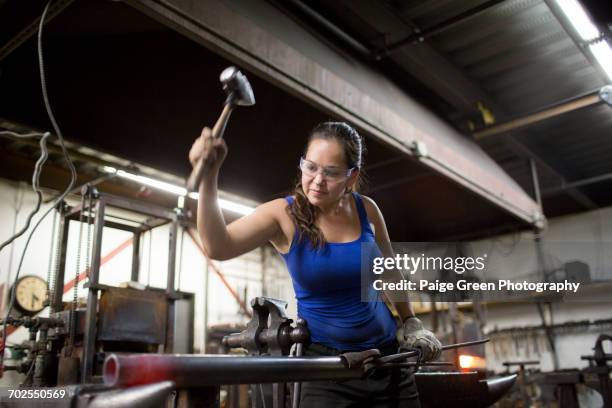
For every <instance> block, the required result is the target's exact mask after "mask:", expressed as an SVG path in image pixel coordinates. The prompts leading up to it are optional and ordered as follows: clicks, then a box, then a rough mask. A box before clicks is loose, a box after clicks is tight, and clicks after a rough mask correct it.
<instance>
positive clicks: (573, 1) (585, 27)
mask: <svg viewBox="0 0 612 408" xmlns="http://www.w3.org/2000/svg"><path fill="white" fill-rule="evenodd" d="M557 4H558V5H559V7H561V10H563V13H565V16H566V17H567V19H568V20H569V22H570V23H572V26H574V29H575V30H576V31H577V32H578V34H579V35H580V37H582V39H583V40H584V41H591V40H594V39H595V38H597V37H599V35H600V34H599V30H598V29H597V27H595V24H593V23H592V22H591V20H590V19H589V16H587V13H586V12H585V11H584V8H582V6H581V5H580V3H578V1H577V0H557Z"/></svg>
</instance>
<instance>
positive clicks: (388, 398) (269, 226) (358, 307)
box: [189, 122, 440, 407]
mask: <svg viewBox="0 0 612 408" xmlns="http://www.w3.org/2000/svg"><path fill="white" fill-rule="evenodd" d="M363 150H364V148H363V143H362V140H361V137H360V136H359V134H358V133H357V132H356V131H355V130H354V129H353V128H352V127H350V126H349V125H348V124H346V123H343V122H326V123H321V124H319V125H318V126H316V127H315V128H314V129H313V131H312V132H311V134H310V137H309V139H308V144H307V146H306V151H305V153H304V156H303V157H302V158H301V159H300V162H299V169H300V172H301V175H300V179H299V182H298V183H297V185H296V186H295V188H294V191H293V194H292V195H291V196H289V197H286V198H284V199H277V200H272V201H269V202H267V203H264V204H262V205H260V206H258V207H257V208H256V209H255V211H254V212H253V213H251V214H250V215H247V216H245V217H242V218H240V219H238V220H236V221H234V222H233V223H231V224H230V225H229V226H226V225H225V222H224V219H223V216H222V214H221V211H220V209H219V207H218V204H217V178H218V174H219V169H220V167H221V164H222V162H223V160H224V159H225V156H226V155H227V146H226V144H225V142H224V140H222V139H212V137H211V131H210V129H208V128H205V129H204V130H203V131H202V136H201V137H200V138H198V139H197V140H196V141H195V143H194V144H193V147H192V149H191V152H190V153H189V159H190V161H191V163H192V165H195V163H197V162H198V160H199V159H200V158H203V160H204V162H203V165H204V177H203V180H202V183H201V185H200V200H199V202H198V231H199V233H200V238H201V240H202V244H203V246H204V248H205V250H206V252H207V253H208V254H209V256H210V257H211V258H213V259H219V260H224V259H229V258H233V257H235V256H238V255H241V254H243V253H245V252H248V251H250V250H252V249H255V248H257V247H259V246H261V245H264V244H266V243H267V242H270V243H271V244H272V245H273V246H274V247H275V248H276V250H277V251H278V252H279V253H280V254H281V255H282V256H283V258H284V259H285V261H286V263H287V267H288V269H289V272H290V274H291V278H292V280H293V287H294V289H295V292H296V298H297V301H298V315H299V316H300V317H302V318H304V319H305V320H306V321H307V322H308V327H309V329H310V333H311V342H312V344H310V345H309V346H308V348H307V349H306V352H305V354H306V355H335V354H339V353H341V352H343V351H359V350H366V349H371V348H378V349H379V350H380V351H381V352H382V353H383V354H392V353H395V352H397V348H398V341H399V344H401V345H402V346H405V347H418V348H420V349H421V350H422V351H423V358H424V359H432V358H436V357H437V355H438V354H439V352H440V343H439V342H438V340H437V339H436V338H435V337H434V335H433V334H432V333H431V332H430V331H428V330H425V329H424V328H423V326H422V324H421V322H420V321H419V319H417V318H416V317H414V313H413V312H412V309H411V307H410V304H409V303H408V302H393V306H394V307H395V309H396V311H397V314H398V315H399V318H400V319H401V321H402V324H401V325H400V326H399V328H398V325H397V324H396V322H395V319H394V318H393V316H392V315H391V313H390V311H389V309H388V308H387V306H386V305H385V303H383V302H380V301H375V302H365V301H362V299H361V277H360V273H361V261H362V259H361V249H362V245H363V244H364V243H368V242H370V243H372V247H373V248H374V250H373V251H372V253H371V254H370V255H371V256H381V252H380V250H379V247H381V248H382V250H383V251H382V252H383V253H384V254H385V255H387V256H392V251H391V246H390V243H389V236H388V233H387V227H386V225H385V222H384V219H383V217H382V214H381V212H380V210H379V209H378V207H377V206H376V204H375V203H374V201H372V200H371V199H370V198H368V197H365V196H361V195H359V194H358V193H357V192H356V190H357V188H358V186H359V183H360V177H361V168H362V166H363V158H362V156H363ZM375 244H378V246H377V245H375ZM376 295H378V294H376ZM406 300H407V299H406ZM356 403H365V404H366V406H410V407H418V406H419V403H418V399H417V396H416V388H415V386H414V379H413V376H412V375H410V374H409V373H408V372H406V371H401V372H400V371H399V370H378V371H377V370H375V371H374V372H373V373H372V374H371V375H369V376H368V377H367V378H366V379H363V380H355V381H346V382H343V383H332V382H312V383H305V384H304V385H303V387H302V394H301V403H300V406H301V407H327V406H329V407H340V406H351V405H354V404H356ZM398 404H399V405H398Z"/></svg>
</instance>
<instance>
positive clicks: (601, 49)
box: [589, 40, 612, 81]
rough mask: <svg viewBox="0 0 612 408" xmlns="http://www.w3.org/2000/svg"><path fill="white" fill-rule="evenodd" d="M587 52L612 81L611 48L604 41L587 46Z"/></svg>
mask: <svg viewBox="0 0 612 408" xmlns="http://www.w3.org/2000/svg"><path fill="white" fill-rule="evenodd" d="M589 50H591V53H592V54H593V56H594V57H595V59H597V62H599V65H601V68H602V69H603V70H604V72H605V73H606V75H608V79H609V80H610V81H612V48H610V44H608V42H607V41H606V40H601V41H598V42H596V43H595V44H591V45H589Z"/></svg>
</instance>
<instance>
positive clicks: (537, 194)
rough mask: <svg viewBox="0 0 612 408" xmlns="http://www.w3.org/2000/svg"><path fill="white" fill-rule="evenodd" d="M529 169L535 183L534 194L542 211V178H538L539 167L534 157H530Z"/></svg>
mask: <svg viewBox="0 0 612 408" xmlns="http://www.w3.org/2000/svg"><path fill="white" fill-rule="evenodd" d="M529 170H530V171H531V182H532V183H533V195H534V198H535V200H536V202H537V203H538V207H540V211H542V194H541V193H540V179H539V178H538V168H537V167H536V163H535V160H534V159H533V157H530V158H529Z"/></svg>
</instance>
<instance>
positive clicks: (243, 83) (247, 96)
mask: <svg viewBox="0 0 612 408" xmlns="http://www.w3.org/2000/svg"><path fill="white" fill-rule="evenodd" d="M219 80H220V81H221V83H222V84H223V90H224V91H225V93H226V94H227V101H228V102H229V103H231V104H232V105H238V106H251V105H255V95H253V88H251V84H250V83H249V80H248V79H247V77H246V76H244V74H242V72H240V71H239V70H238V69H237V68H236V67H228V68H225V69H224V70H223V72H221V76H220V77H219Z"/></svg>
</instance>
